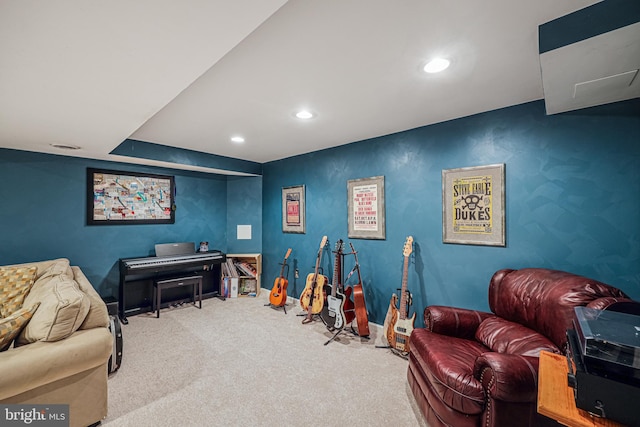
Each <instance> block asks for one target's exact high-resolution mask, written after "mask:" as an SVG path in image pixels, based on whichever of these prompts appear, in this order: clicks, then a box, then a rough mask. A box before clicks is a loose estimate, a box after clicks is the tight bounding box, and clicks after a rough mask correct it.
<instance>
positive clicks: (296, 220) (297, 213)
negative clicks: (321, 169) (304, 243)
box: [282, 185, 306, 234]
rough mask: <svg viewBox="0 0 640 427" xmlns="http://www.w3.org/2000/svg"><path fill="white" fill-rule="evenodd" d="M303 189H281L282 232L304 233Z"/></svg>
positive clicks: (302, 187) (301, 187)
mask: <svg viewBox="0 0 640 427" xmlns="http://www.w3.org/2000/svg"><path fill="white" fill-rule="evenodd" d="M304 192H305V188H304V185H295V186H292V187H283V188H282V232H283V233H303V234H304V233H305V231H306V230H305V227H306V220H305V200H304V199H305V197H304Z"/></svg>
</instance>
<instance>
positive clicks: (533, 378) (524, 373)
mask: <svg viewBox="0 0 640 427" xmlns="http://www.w3.org/2000/svg"><path fill="white" fill-rule="evenodd" d="M538 362H539V359H538V358H537V357H532V356H521V355H517V354H506V353H495V352H488V353H484V354H483V355H481V356H480V357H478V358H477V359H476V363H475V366H474V376H475V377H476V378H478V379H479V380H480V382H481V383H482V386H483V387H484V388H485V390H487V392H488V394H489V395H490V396H491V398H493V399H495V400H501V401H504V402H535V401H536V398H537V394H538Z"/></svg>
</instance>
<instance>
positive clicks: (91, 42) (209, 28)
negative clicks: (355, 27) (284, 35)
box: [0, 0, 286, 163]
mask: <svg viewBox="0 0 640 427" xmlns="http://www.w3.org/2000/svg"><path fill="white" fill-rule="evenodd" d="M285 3H286V0H182V1H173V2H172V1H162V2H160V1H156V0H136V1H131V0H109V1H93V0H56V1H39V0H2V2H1V3H0V55H1V58H2V60H1V61H2V65H1V66H0V146H1V147H4V148H15V149H22V150H29V151H37V152H45V153H54V154H64V155H72V156H77V157H86V158H94V159H105V160H114V158H113V157H112V156H110V155H109V152H110V151H111V150H112V149H113V148H114V147H116V146H117V145H118V144H120V143H121V142H122V141H123V140H125V139H126V138H128V137H129V135H131V134H132V133H133V132H134V131H135V130H136V129H138V128H139V127H140V126H141V125H142V124H143V123H144V122H145V121H147V120H148V119H149V118H150V117H152V116H153V115H154V114H156V113H157V112H158V111H159V110H160V109H161V108H162V107H164V106H165V105H167V103H169V102H170V101H171V100H172V99H174V98H175V97H176V96H177V95H178V94H180V92H182V91H183V90H184V89H185V88H186V87H188V86H189V85H190V84H191V83H192V82H193V81H195V80H196V79H197V78H198V77H200V76H201V75H202V74H203V73H205V72H206V71H207V70H208V69H209V68H211V67H212V66H213V65H214V64H215V63H216V62H218V61H219V60H220V58H222V57H223V56H224V55H226V54H227V53H228V52H229V51H230V50H232V49H233V48H234V47H235V46H236V45H237V44H238V43H240V42H241V41H242V40H243V39H244V38H245V37H247V36H248V35H249V34H250V33H251V32H253V31H254V30H255V29H256V28H257V27H258V26H260V25H261V24H262V23H263V22H264V21H265V20H267V19H268V18H269V17H270V16H271V15H272V14H273V13H274V12H276V11H277V10H278V9H279V8H280V7H281V6H282V5H283V4H285ZM50 144H60V145H67V146H78V147H81V149H79V150H76V151H73V152H72V151H60V150H59V149H57V148H54V147H52V146H51V145H50ZM118 160H121V161H125V162H135V163H153V162H147V161H145V160H139V159H132V158H128V159H127V158H118Z"/></svg>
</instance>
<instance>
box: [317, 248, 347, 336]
mask: <svg viewBox="0 0 640 427" xmlns="http://www.w3.org/2000/svg"><path fill="white" fill-rule="evenodd" d="M343 246H344V244H343V243H342V239H340V240H338V242H337V243H336V250H335V253H336V259H335V261H334V263H333V281H332V283H331V285H325V286H324V292H325V294H326V295H327V299H326V301H325V303H324V306H323V307H322V311H321V312H320V319H322V321H323V322H324V324H325V325H326V326H327V329H329V330H330V331H332V330H339V329H342V328H344V326H345V324H346V322H345V315H344V303H345V296H344V294H343V293H342V291H341V289H340V282H341V281H342V278H341V275H342V274H341V273H342V248H343Z"/></svg>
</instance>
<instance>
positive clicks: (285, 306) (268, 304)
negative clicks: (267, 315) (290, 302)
mask: <svg viewBox="0 0 640 427" xmlns="http://www.w3.org/2000/svg"><path fill="white" fill-rule="evenodd" d="M264 306H265V307H267V306H271V307H273V308H279V307H282V309H283V310H284V314H287V304H284V305H273V304H271V303H270V302H268V303H266V304H265V305H264Z"/></svg>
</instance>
